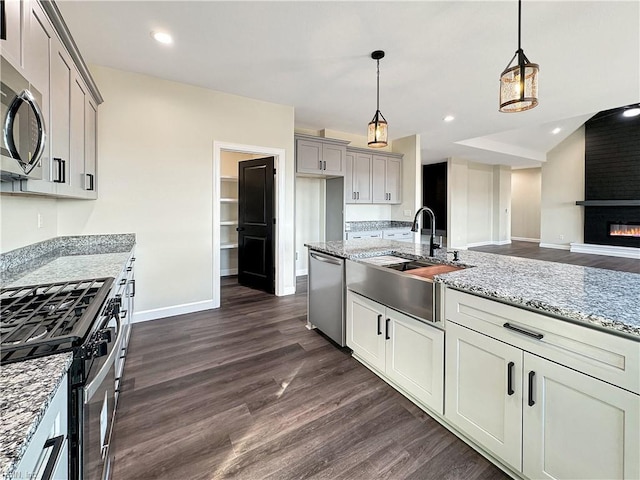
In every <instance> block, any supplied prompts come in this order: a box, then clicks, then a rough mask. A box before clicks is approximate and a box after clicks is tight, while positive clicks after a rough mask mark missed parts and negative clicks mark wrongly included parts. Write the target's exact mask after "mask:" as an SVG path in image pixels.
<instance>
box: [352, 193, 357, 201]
mask: <svg viewBox="0 0 640 480" xmlns="http://www.w3.org/2000/svg"><path fill="white" fill-rule="evenodd" d="M355 199H356V192H351V200H355Z"/></svg>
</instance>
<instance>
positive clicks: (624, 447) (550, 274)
mask: <svg viewBox="0 0 640 480" xmlns="http://www.w3.org/2000/svg"><path fill="white" fill-rule="evenodd" d="M307 247H308V248H309V249H310V250H315V251H318V252H322V253H325V254H329V255H333V256H336V257H340V258H343V259H347V262H346V292H345V298H346V327H345V328H346V332H347V334H346V338H347V346H348V347H350V348H351V349H352V351H353V357H354V358H355V359H356V360H358V361H360V362H361V363H362V364H364V365H365V366H367V367H368V368H369V369H371V370H372V371H373V372H374V373H376V374H377V375H378V376H380V378H382V379H383V380H384V381H386V382H387V383H389V384H390V385H391V386H393V387H394V388H396V390H398V391H399V392H400V393H402V394H403V395H405V396H406V397H407V398H409V399H410V400H412V401H413V402H414V403H415V404H416V405H418V406H419V407H421V408H422V409H423V410H424V411H425V412H427V413H428V414H429V415H431V416H432V418H434V419H435V420H437V421H438V422H440V423H441V424H442V425H444V426H445V427H447V428H448V429H449V430H451V431H452V432H453V433H455V434H456V435H457V436H458V437H460V438H461V439H463V440H464V441H466V442H467V443H468V444H469V445H470V446H472V447H473V448H475V449H476V450H477V451H478V452H480V453H481V454H482V455H484V456H485V457H487V458H488V459H490V460H491V461H492V462H493V463H494V464H496V465H497V466H499V467H500V468H502V469H503V470H504V471H505V472H507V473H509V475H511V476H513V477H514V478H522V479H534V478H557V479H561V478H567V479H568V478H608V479H613V478H619V479H631V478H638V477H639V476H640V455H639V452H640V431H639V430H638V428H637V426H638V424H640V395H639V394H640V312H639V307H638V298H640V275H638V274H634V273H626V272H617V271H609V270H603V269H597V268H590V267H581V266H575V265H567V264H560V263H552V262H543V261H537V260H529V259H523V258H515V257H506V256H499V255H494V254H487V253H479V252H470V251H460V252H458V254H457V255H456V258H457V260H454V258H453V257H454V255H453V252H447V251H446V250H437V251H436V252H435V255H434V256H433V257H429V255H428V247H427V246H423V245H420V244H413V245H411V244H406V243H399V242H389V241H384V240H379V239H371V240H358V241H345V242H327V243H310V244H307ZM379 256H396V257H402V258H401V259H398V260H402V259H413V260H422V261H424V262H429V263H432V264H443V265H452V266H453V265H455V266H458V267H464V268H462V269H459V270H456V271H453V272H450V273H445V274H440V275H435V276H433V280H431V279H429V280H425V279H423V278H418V277H417V276H415V275H412V273H411V271H410V270H407V271H403V270H402V269H398V268H396V269H394V270H393V271H394V272H395V273H393V274H392V275H390V276H389V277H388V278H389V281H388V282H386V283H385V285H386V288H387V289H393V288H394V285H393V283H394V280H393V278H394V276H395V277H397V275H403V276H405V275H406V276H407V277H412V278H414V280H413V281H415V282H423V281H429V282H436V283H435V285H437V284H440V285H442V286H443V287H444V288H442V289H441V294H440V296H441V302H442V305H444V307H443V308H442V320H441V321H439V320H437V319H435V318H434V319H430V318H428V317H425V318H420V316H416V315H412V314H411V313H410V309H409V308H404V307H401V306H394V305H392V304H389V303H386V302H385V300H384V298H385V296H384V295H380V297H376V296H375V295H373V296H372V295H370V294H369V293H367V292H363V287H362V285H363V283H362V282H365V281H368V279H369V278H376V273H375V271H376V270H375V269H381V268H387V267H382V266H380V265H377V264H376V262H375V261H372V260H371V257H379ZM365 265H366V267H364V266H365ZM363 268H364V269H365V270H364V272H365V273H363ZM428 268H431V267H428ZM367 269H369V270H367ZM372 269H373V270H372ZM398 270H399V271H398ZM401 291H402V292H406V290H404V289H402V290H401ZM434 291H437V289H435V290H434ZM414 301H415V299H414Z"/></svg>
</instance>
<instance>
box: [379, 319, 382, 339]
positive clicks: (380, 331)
mask: <svg viewBox="0 0 640 480" xmlns="http://www.w3.org/2000/svg"><path fill="white" fill-rule="evenodd" d="M381 321H382V314H380V315H378V335H382V328H381V327H382V326H381V325H380V322H381Z"/></svg>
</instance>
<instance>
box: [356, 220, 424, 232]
mask: <svg viewBox="0 0 640 480" xmlns="http://www.w3.org/2000/svg"><path fill="white" fill-rule="evenodd" d="M411 225H413V223H412V222H404V221H400V220H369V221H357V222H355V221H354V222H345V224H344V230H345V231H346V232H368V231H372V230H390V229H393V228H411Z"/></svg>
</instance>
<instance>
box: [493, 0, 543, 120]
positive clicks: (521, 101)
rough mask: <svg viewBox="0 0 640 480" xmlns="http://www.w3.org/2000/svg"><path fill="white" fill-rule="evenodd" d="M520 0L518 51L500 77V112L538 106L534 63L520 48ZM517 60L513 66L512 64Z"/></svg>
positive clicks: (519, 7) (520, 6) (519, 9)
mask: <svg viewBox="0 0 640 480" xmlns="http://www.w3.org/2000/svg"><path fill="white" fill-rule="evenodd" d="M521 23H522V0H518V50H516V53H515V55H514V56H513V58H511V60H510V61H509V64H508V65H507V68H505V70H504V71H503V72H502V74H501V75H500V111H501V112H507V113H509V112H523V111H525V110H529V109H530V108H533V107H535V106H536V105H538V71H539V70H540V69H539V67H538V65H537V64H536V63H530V62H529V59H528V58H527V56H526V55H525V54H524V51H523V50H522V47H521V46H520V30H521ZM516 57H517V59H518V63H517V65H515V66H513V67H512V66H511V64H512V62H513V61H514V60H515V59H516Z"/></svg>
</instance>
